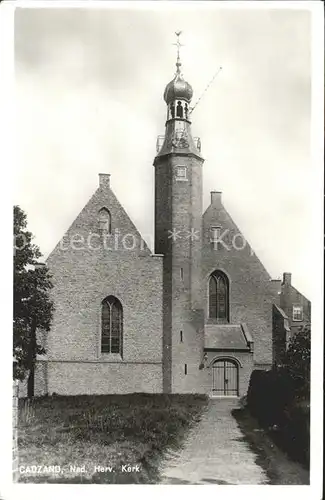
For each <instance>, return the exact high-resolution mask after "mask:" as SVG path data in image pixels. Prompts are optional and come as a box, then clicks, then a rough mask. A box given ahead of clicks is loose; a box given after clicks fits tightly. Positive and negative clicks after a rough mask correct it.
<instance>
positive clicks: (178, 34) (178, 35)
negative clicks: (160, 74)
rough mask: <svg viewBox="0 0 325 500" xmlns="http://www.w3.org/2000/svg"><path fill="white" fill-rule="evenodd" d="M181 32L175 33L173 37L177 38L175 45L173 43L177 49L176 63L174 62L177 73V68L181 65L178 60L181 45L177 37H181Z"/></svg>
mask: <svg viewBox="0 0 325 500" xmlns="http://www.w3.org/2000/svg"><path fill="white" fill-rule="evenodd" d="M181 34H182V31H175V35H176V36H177V41H176V43H173V45H176V47H177V62H176V67H177V71H178V72H179V68H180V66H181V65H182V63H181V61H180V58H179V49H180V47H183V44H182V43H181V42H180V41H179V37H180V36H181Z"/></svg>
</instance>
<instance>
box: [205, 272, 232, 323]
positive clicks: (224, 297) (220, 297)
mask: <svg viewBox="0 0 325 500" xmlns="http://www.w3.org/2000/svg"><path fill="white" fill-rule="evenodd" d="M209 318H211V319H216V320H218V321H220V323H228V322H229V282H228V278H227V276H226V275H225V274H224V273H222V272H221V271H214V272H213V273H212V274H211V276H210V279H209Z"/></svg>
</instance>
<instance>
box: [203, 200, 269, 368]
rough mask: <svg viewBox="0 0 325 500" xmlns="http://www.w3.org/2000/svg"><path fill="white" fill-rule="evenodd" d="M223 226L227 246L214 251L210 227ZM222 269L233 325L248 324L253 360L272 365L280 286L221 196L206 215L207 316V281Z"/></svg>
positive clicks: (205, 285) (204, 218)
mask: <svg viewBox="0 0 325 500" xmlns="http://www.w3.org/2000/svg"><path fill="white" fill-rule="evenodd" d="M213 226H220V228H221V229H220V231H221V235H222V234H223V233H224V232H225V236H224V237H223V238H222V239H223V241H224V242H225V244H226V245H227V246H226V247H224V246H223V245H222V244H219V245H218V248H217V249H216V250H215V249H214V248H213V246H212V243H211V241H210V238H211V227H213ZM236 235H238V236H236ZM216 269H219V270H221V271H223V272H224V273H225V274H226V275H227V276H228V279H229V288H230V290H229V302H230V304H229V309H230V323H233V324H240V323H246V325H247V327H248V330H249V332H250V334H251V335H252V337H253V341H254V361H255V362H258V363H264V364H271V363H272V304H273V302H275V301H278V295H277V286H276V284H275V283H274V282H272V281H271V278H270V276H269V274H268V273H267V271H266V270H265V268H264V267H263V265H262V264H261V262H260V260H259V259H258V257H257V256H256V255H255V254H254V253H253V251H252V249H251V247H250V246H249V245H248V244H247V242H245V240H243V237H242V236H241V232H240V231H239V229H238V228H237V227H236V225H235V224H234V222H233V221H232V219H231V217H230V216H229V214H228V213H227V211H226V210H225V208H224V207H223V204H222V202H221V195H219V196H214V198H213V203H212V204H211V205H210V206H209V207H208V209H207V210H206V212H205V213H204V215H203V253H202V271H203V284H204V291H205V293H204V304H205V313H206V314H207V312H208V279H209V276H210V274H211V273H212V272H213V271H214V270H216Z"/></svg>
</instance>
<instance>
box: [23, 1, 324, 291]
mask: <svg viewBox="0 0 325 500" xmlns="http://www.w3.org/2000/svg"><path fill="white" fill-rule="evenodd" d="M155 3H156V4H157V3H158V4H159V3H160V2H155ZM177 30H183V34H182V39H181V42H182V43H183V44H184V47H182V49H181V60H182V70H183V74H184V77H185V79H186V80H187V81H188V82H189V83H190V84H191V85H192V87H193V89H194V97H193V100H192V104H195V102H196V101H197V100H198V98H199V97H200V96H201V94H202V92H203V90H204V89H205V87H206V86H207V84H208V82H209V81H210V80H211V78H212V76H213V75H214V74H215V72H216V71H217V69H218V68H219V67H220V66H222V71H221V72H220V73H219V74H218V76H217V78H216V79H215V81H214V82H213V84H212V85H211V86H210V88H209V89H208V91H207V92H206V93H205V94H204V95H203V97H202V99H201V101H200V103H199V104H198V106H197V107H196V109H195V111H194V112H193V114H192V131H193V135H194V136H199V137H200V138H201V143H202V155H203V157H204V158H205V163H204V166H203V189H204V197H203V202H204V209H205V208H206V207H207V206H208V204H209V200H210V191H212V190H218V191H222V193H223V195H222V196H223V202H224V205H225V208H226V209H227V211H228V212H229V213H230V215H231V216H232V218H233V219H234V221H235V223H236V224H237V226H238V227H239V228H240V230H241V231H242V232H243V234H244V235H245V237H246V239H247V241H248V242H249V243H250V245H251V246H252V247H253V249H254V250H255V252H256V253H257V255H258V256H259V258H260V259H261V260H262V262H263V264H264V266H265V267H266V269H267V270H268V272H269V273H270V274H271V276H272V278H281V276H282V273H283V272H292V275H293V277H292V282H293V285H294V286H296V287H297V288H298V289H300V291H301V292H302V293H304V294H305V295H307V296H309V294H310V292H311V287H312V277H311V272H310V261H311V238H309V236H310V233H311V231H312V227H311V224H310V221H311V220H312V218H313V216H314V213H313V204H312V200H313V196H312V161H311V149H310V116H311V16H310V12H308V11H307V10H303V9H301V10H291V9H281V10H280V9H276V8H268V9H265V8H263V9H260V8H258V7H257V6H256V8H250V9H233V8H229V9H228V8H222V9H221V8H218V5H217V3H211V4H210V5H209V6H206V4H203V3H202V4H196V5H195V4H194V3H192V4H191V5H188V4H185V3H184V4H182V5H179V4H177V3H176V2H172V3H171V4H170V6H168V7H167V8H163V7H162V6H161V7H158V6H157V5H153V4H152V3H150V2H148V3H147V5H146V6H145V7H142V8H138V7H136V6H134V7H133V8H132V9H131V7H129V8H117V7H115V8H109V9H104V8H101V9H90V8H74V9H71V8H70V9H63V8H55V9H49V8H47V9H27V8H17V9H16V11H15V75H16V98H15V100H16V124H17V125H16V132H17V135H16V140H17V141H16V142H17V148H16V150H17V153H16V169H15V173H14V203H15V204H19V205H20V206H21V208H22V209H23V210H24V211H25V212H26V213H27V216H28V224H29V229H30V230H31V231H32V232H33V233H34V235H35V243H37V244H38V245H39V246H40V249H41V251H42V253H43V254H44V256H45V257H46V256H47V255H48V254H49V253H50V252H51V251H52V249H53V248H54V246H55V245H56V244H57V242H58V241H59V240H60V239H61V237H62V236H63V234H64V233H65V231H66V230H67V229H68V227H69V226H70V224H71V223H72V222H73V220H74V219H75V217H76V216H77V215H78V213H79V212H80V210H81V209H82V208H83V206H84V205H85V204H86V203H87V201H88V199H89V198H90V196H91V195H92V194H93V192H94V191H95V190H96V188H97V186H98V173H99V172H106V173H110V174H111V187H112V189H113V191H114V192H115V194H116V195H117V197H118V199H119V201H120V202H121V203H122V205H123V206H124V207H125V209H126V211H127V213H128V214H129V215H130V217H131V219H132V220H133V222H134V223H135V224H136V226H137V228H138V229H139V230H140V232H141V233H142V234H143V235H144V236H145V235H152V234H153V227H154V167H153V165H152V163H153V159H154V156H155V154H156V149H155V147H156V138H157V135H159V134H164V127H165V118H166V109H165V106H166V105H165V103H164V101H163V97H162V96H163V92H164V88H165V86H166V84H167V83H168V82H169V81H170V80H171V79H172V78H173V76H174V72H175V61H176V48H175V46H174V45H173V43H175V38H176V37H175V34H174V32H175V31H177Z"/></svg>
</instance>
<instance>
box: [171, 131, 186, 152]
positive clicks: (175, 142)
mask: <svg viewBox="0 0 325 500" xmlns="http://www.w3.org/2000/svg"><path fill="white" fill-rule="evenodd" d="M171 143H172V146H173V147H174V148H188V147H189V142H188V136H187V133H186V131H185V130H184V131H182V132H181V133H179V132H178V131H175V132H174V133H173V135H172V139H171Z"/></svg>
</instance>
